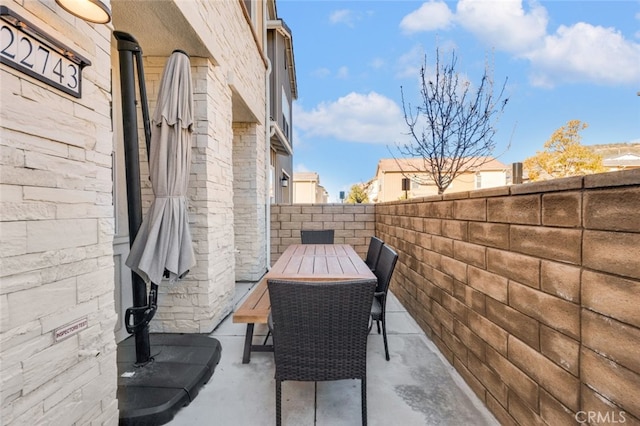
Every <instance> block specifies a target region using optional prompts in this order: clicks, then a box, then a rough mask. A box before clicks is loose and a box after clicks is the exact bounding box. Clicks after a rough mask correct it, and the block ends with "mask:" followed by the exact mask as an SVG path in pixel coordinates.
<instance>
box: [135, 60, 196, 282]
mask: <svg viewBox="0 0 640 426" xmlns="http://www.w3.org/2000/svg"><path fill="white" fill-rule="evenodd" d="M151 124H152V125H151V144H150V149H149V151H150V152H149V175H150V178H151V184H152V188H153V194H154V196H155V198H154V200H153V202H152V204H151V206H150V207H149V210H148V212H147V214H146V216H145V218H144V219H143V222H142V225H141V226H140V229H139V230H138V234H137V235H136V237H135V240H134V242H133V245H132V246H131V251H130V253H129V257H128V258H127V261H126V264H127V266H129V267H130V268H131V269H132V270H133V271H135V272H136V273H137V274H138V275H140V276H141V277H142V278H143V279H144V280H145V281H147V282H149V281H150V282H151V283H154V284H159V283H160V282H161V281H162V278H163V276H165V277H168V278H169V283H170V284H174V283H175V282H176V281H177V279H178V278H182V277H183V276H184V275H185V274H186V273H187V272H188V271H189V269H190V268H192V267H193V266H194V265H195V254H194V251H193V246H192V243H191V232H190V231H189V220H188V214H187V198H186V196H187V188H188V183H189V172H190V165H191V136H192V132H193V90H192V83H191V67H190V61H189V56H188V55H187V54H186V53H184V52H182V51H180V50H176V51H174V52H173V53H172V54H171V56H170V57H169V60H168V61H167V65H166V66H165V68H164V72H163V74H162V79H161V81H160V88H159V91H158V101H157V105H156V110H155V113H154V115H153V117H152V118H151Z"/></svg>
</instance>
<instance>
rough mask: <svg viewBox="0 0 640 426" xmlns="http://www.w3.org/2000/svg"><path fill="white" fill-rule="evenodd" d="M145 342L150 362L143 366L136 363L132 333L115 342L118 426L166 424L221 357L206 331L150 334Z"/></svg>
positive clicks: (206, 380) (186, 403) (213, 368)
mask: <svg viewBox="0 0 640 426" xmlns="http://www.w3.org/2000/svg"><path fill="white" fill-rule="evenodd" d="M149 340H150V342H151V356H152V357H153V358H154V360H153V362H150V363H149V364H147V365H145V366H144V367H136V366H135V362H136V349H135V339H134V338H133V337H129V338H127V339H125V340H124V341H122V342H120V343H119V344H118V355H117V363H118V408H119V410H120V422H119V423H120V425H162V424H165V423H168V422H169V421H171V419H173V417H174V416H175V414H176V413H177V412H178V410H180V409H181V408H182V407H184V406H187V405H189V403H190V402H191V401H193V399H194V398H195V397H196V395H198V392H199V391H200V388H201V387H202V386H203V385H204V384H205V383H207V382H208V381H209V378H211V376H212V375H213V372H214V370H215V368H216V365H218V362H219V361H220V355H221V351H222V347H221V346H220V342H219V341H218V340H216V339H212V338H210V337H207V336H206V335H201V334H177V333H176V334H171V333H157V334H153V333H152V334H150V335H149ZM125 373H134V374H133V376H132V377H123V374H125ZM125 376H126V374H125Z"/></svg>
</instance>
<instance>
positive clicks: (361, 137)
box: [295, 92, 406, 144]
mask: <svg viewBox="0 0 640 426" xmlns="http://www.w3.org/2000/svg"><path fill="white" fill-rule="evenodd" d="M295 117H296V127H297V129H298V130H299V131H301V132H303V133H304V136H305V137H314V136H317V137H328V138H334V139H337V140H342V141H349V142H366V143H384V144H389V143H392V142H393V141H396V140H398V139H399V138H400V137H401V136H402V132H406V128H405V126H403V124H404V119H403V113H402V111H401V109H400V107H399V106H398V105H397V104H396V103H395V102H394V101H393V100H391V99H389V98H387V97H385V96H383V95H381V94H379V93H376V92H370V93H368V94H361V93H355V92H351V93H349V94H348V95H346V96H343V97H341V98H339V99H338V100H336V101H335V102H323V103H320V104H318V105H317V106H316V107H315V108H313V109H312V110H311V111H305V110H304V109H303V108H302V107H301V106H299V105H297V104H296V105H295Z"/></svg>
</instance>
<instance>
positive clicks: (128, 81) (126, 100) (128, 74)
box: [113, 31, 158, 366]
mask: <svg viewBox="0 0 640 426" xmlns="http://www.w3.org/2000/svg"><path fill="white" fill-rule="evenodd" d="M113 35H114V37H115V38H116V40H117V41H118V52H119V59H120V88H121V97H122V124H123V128H122V131H123V138H124V154H125V169H126V176H127V179H126V180H127V212H128V215H129V243H130V245H131V244H133V241H134V240H135V237H136V235H137V234H138V230H139V229H140V226H141V225H142V196H141V186H140V156H139V145H138V121H137V111H136V98H135V97H136V85H135V80H136V79H135V74H134V58H135V59H136V64H135V65H137V69H138V82H139V85H140V88H139V91H140V97H141V105H142V117H143V121H144V128H145V142H146V148H147V158H148V155H149V141H150V138H151V136H150V135H151V130H150V124H149V112H148V106H147V96H146V88H145V86H144V73H143V71H142V49H141V48H140V45H139V44H138V42H137V41H136V40H135V39H134V38H133V37H132V36H131V35H129V34H127V33H123V32H121V31H114V33H113ZM141 77H142V78H141ZM131 283H132V290H133V308H129V309H127V311H126V315H125V324H126V328H127V331H128V332H129V333H131V334H134V336H135V343H136V363H137V364H138V365H141V366H142V365H145V364H146V363H148V362H149V361H151V345H150V343H149V321H151V317H152V316H153V314H154V313H155V309H156V307H157V293H158V292H157V285H155V284H153V283H152V284H151V287H152V288H151V292H150V293H151V294H150V297H149V301H148V302H147V286H146V283H145V282H144V280H143V279H142V278H141V277H140V276H139V275H138V274H136V273H135V272H133V271H131ZM131 316H133V320H134V325H131V324H130V320H131Z"/></svg>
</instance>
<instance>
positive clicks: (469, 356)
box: [376, 170, 640, 425]
mask: <svg viewBox="0 0 640 426" xmlns="http://www.w3.org/2000/svg"><path fill="white" fill-rule="evenodd" d="M638 212H640V171H637V170H636V171H629V172H614V173H605V174H599V175H592V176H585V177H576V178H568V179H561V180H555V181H548V182H542V183H537V184H526V185H517V186H511V187H502V188H495V189H488V190H480V191H473V192H467V193H456V194H450V195H445V196H444V197H437V196H436V197H430V198H426V199H422V200H411V201H407V202H395V203H386V204H382V205H377V206H376V234H377V235H378V236H379V237H381V238H382V239H383V240H384V241H385V242H387V243H389V244H390V245H392V246H393V247H395V248H396V249H397V250H398V253H399V261H398V265H397V268H396V272H395V273H394V276H393V282H392V286H391V288H392V291H393V292H394V294H395V295H396V296H398V298H399V299H400V301H401V302H402V303H403V305H404V306H405V307H406V308H407V310H408V311H409V312H410V313H411V315H412V316H413V317H414V318H415V319H416V320H417V321H418V323H419V324H420V325H421V327H422V328H423V329H424V330H425V332H426V333H427V335H428V336H429V337H430V338H431V339H432V340H433V341H434V342H435V344H436V345H437V346H438V348H439V349H440V351H441V352H442V353H443V355H444V356H445V357H446V358H447V359H448V360H449V362H450V363H451V364H452V365H453V366H454V367H455V368H456V370H457V371H458V372H459V373H460V374H461V375H462V376H463V377H464V379H465V380H466V381H467V383H468V384H469V386H470V387H471V388H472V389H473V390H474V392H475V393H476V394H477V395H478V397H479V398H480V399H481V400H482V401H484V402H485V404H486V405H487V406H488V407H489V409H490V410H491V411H492V412H493V413H494V415H495V416H496V417H497V418H498V420H499V421H500V422H501V423H502V424H513V423H517V424H525V425H528V424H539V423H542V422H546V423H547V424H553V425H560V424H566V425H569V424H576V417H575V416H576V414H578V417H577V419H578V420H585V419H586V418H587V417H586V416H587V415H588V413H590V412H591V413H600V415H601V416H603V417H600V419H602V418H604V416H606V415H608V416H609V417H608V418H609V421H611V420H616V421H615V422H620V421H621V420H622V419H626V422H627V423H630V424H631V423H633V422H636V423H637V422H639V421H640V420H639V419H640V362H639V360H640V357H639V356H638V354H640V310H639V309H638V306H640V262H638V255H639V253H640V215H639V214H638ZM582 412H585V413H582ZM621 412H623V414H620V413H621ZM607 413H608V414H607Z"/></svg>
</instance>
